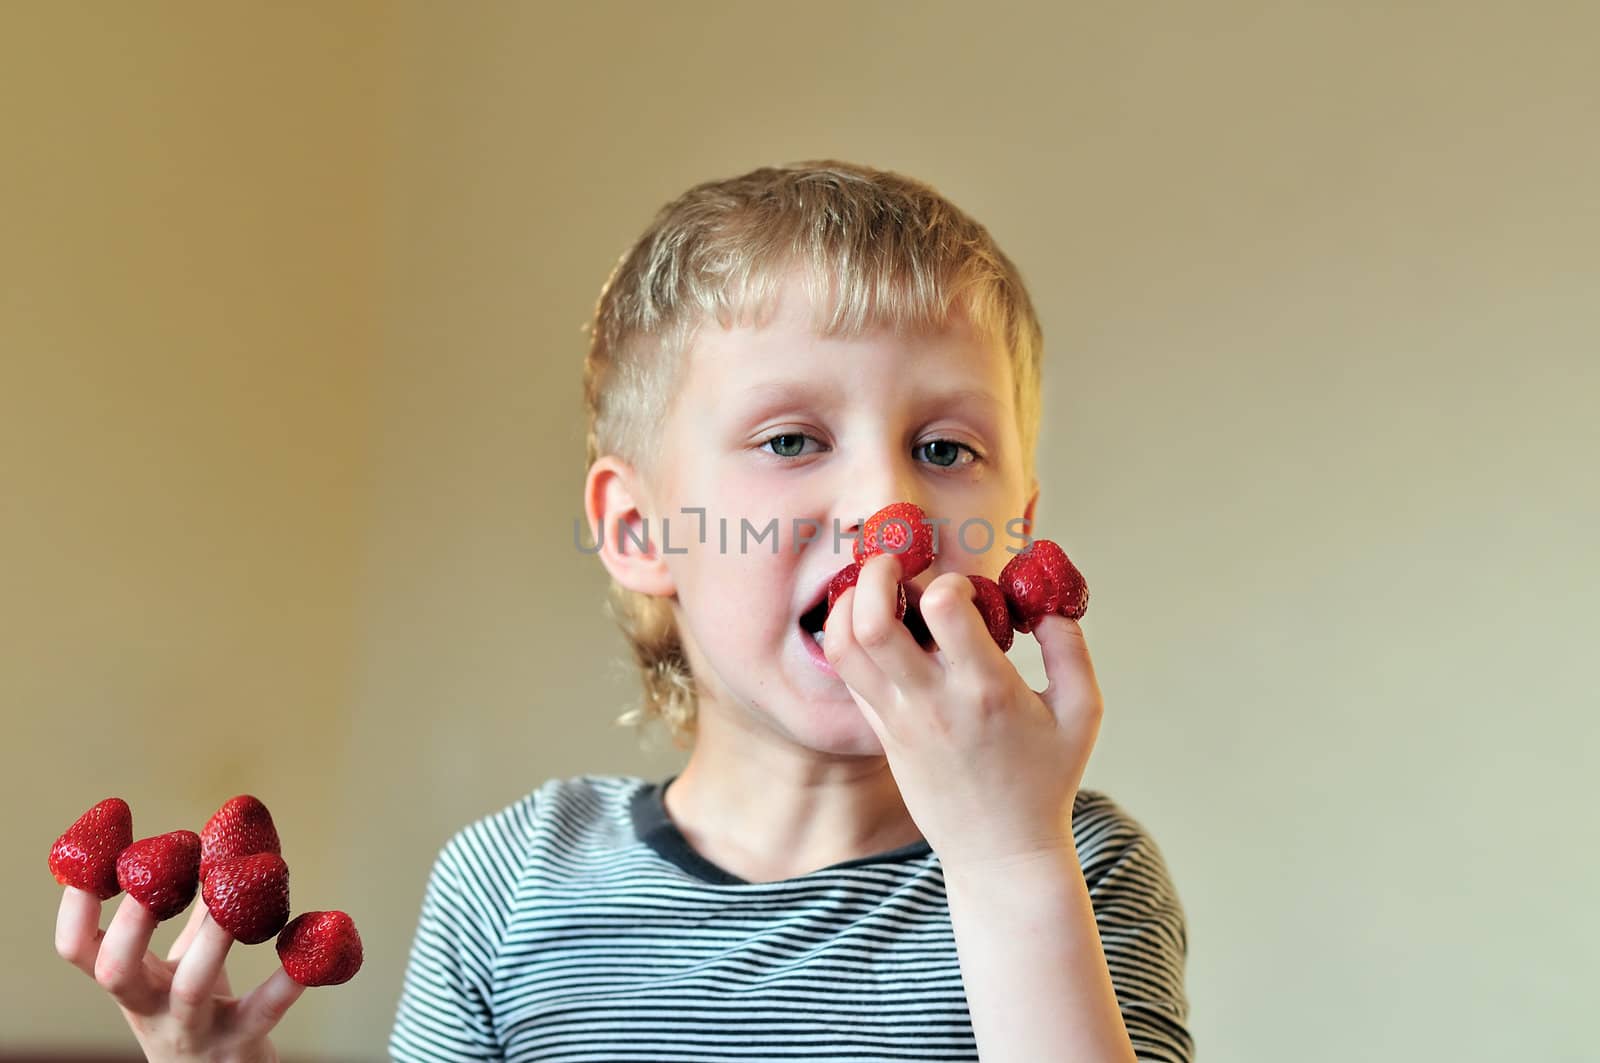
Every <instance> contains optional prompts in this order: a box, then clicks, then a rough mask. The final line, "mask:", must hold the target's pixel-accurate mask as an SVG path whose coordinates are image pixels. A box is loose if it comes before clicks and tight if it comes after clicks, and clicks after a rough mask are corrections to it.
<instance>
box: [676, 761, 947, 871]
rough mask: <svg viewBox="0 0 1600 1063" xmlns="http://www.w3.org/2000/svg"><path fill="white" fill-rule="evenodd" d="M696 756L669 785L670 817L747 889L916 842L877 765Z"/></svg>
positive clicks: (884, 768) (888, 777)
mask: <svg viewBox="0 0 1600 1063" xmlns="http://www.w3.org/2000/svg"><path fill="white" fill-rule="evenodd" d="M702 751H705V752H706V753H709V752H710V750H709V748H708V747H707V746H705V745H703V744H701V743H699V742H697V743H696V747H695V753H694V755H692V756H691V757H690V760H689V763H688V765H686V766H685V767H684V769H683V771H682V772H681V773H680V774H679V775H678V776H677V777H676V778H675V779H673V781H672V783H671V785H670V786H668V787H667V790H666V793H665V794H664V795H663V801H664V804H665V807H666V810H667V815H668V817H669V818H670V819H671V820H672V822H673V823H674V825H676V826H677V828H678V830H679V831H680V832H681V833H682V834H683V836H684V839H685V840H686V841H687V842H688V843H689V845H690V847H691V848H693V849H694V850H695V851H696V852H698V853H699V854H700V855H701V856H703V857H704V858H705V859H707V860H709V861H711V863H713V864H715V865H716V866H718V867H720V868H722V869H723V870H724V871H727V872H730V873H731V874H734V875H737V876H739V877H740V878H742V879H744V880H745V881H747V882H778V881H782V880H784V879H790V878H797V877H799V876H801V875H805V874H808V873H810V872H812V871H816V870H818V869H820V868H824V867H830V866H832V865H834V864H838V863H842V862H844V861H846V860H855V859H859V858H861V857H864V856H873V855H876V854H878V853H884V852H889V851H890V850H892V849H898V848H901V847H902V846H906V845H910V844H911V843H912V842H915V841H919V840H921V838H922V832H921V830H919V829H918V827H917V825H916V823H915V822H913V821H912V819H911V817H910V815H909V813H907V812H906V808H905V802H904V801H902V800H901V798H900V790H899V788H898V787H897V786H896V785H895V782H894V776H893V775H892V774H890V772H889V766H888V762H887V760H884V759H883V758H878V759H876V760H873V759H867V758H857V760H858V763H841V762H832V763H827V764H815V763H812V764H809V765H807V764H795V765H789V766H780V765H775V764H770V763H764V762H760V761H755V760H750V759H745V760H743V761H740V760H737V759H732V758H730V759H724V760H720V761H717V760H714V759H712V758H709V757H708V756H705V755H702ZM784 767H787V769H788V770H787V771H785V770H784Z"/></svg>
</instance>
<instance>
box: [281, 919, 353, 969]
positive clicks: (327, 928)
mask: <svg viewBox="0 0 1600 1063" xmlns="http://www.w3.org/2000/svg"><path fill="white" fill-rule="evenodd" d="M278 959H279V960H281V961H283V969H284V970H285V971H287V972H289V977H290V978H293V979H294V980H295V981H296V982H299V983H300V984H301V985H305V986H313V985H339V984H340V983H342V982H348V981H350V979H351V978H354V977H355V973H356V972H357V971H359V970H361V935H360V934H358V933H356V924H355V922H354V921H353V920H352V919H351V918H350V917H349V916H348V915H346V914H345V913H343V912H337V911H335V912H303V913H301V914H300V915H297V916H295V917H294V920H293V921H292V922H291V923H290V924H289V925H288V926H286V927H284V928H283V933H281V934H279V935H278Z"/></svg>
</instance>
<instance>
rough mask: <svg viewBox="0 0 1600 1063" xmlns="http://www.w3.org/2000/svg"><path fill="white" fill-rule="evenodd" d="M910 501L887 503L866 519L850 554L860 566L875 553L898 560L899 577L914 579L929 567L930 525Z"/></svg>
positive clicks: (931, 555) (931, 553) (930, 547)
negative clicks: (892, 556) (890, 555)
mask: <svg viewBox="0 0 1600 1063" xmlns="http://www.w3.org/2000/svg"><path fill="white" fill-rule="evenodd" d="M927 519H928V515H927V514H926V513H924V512H923V511H922V507H921V506H918V505H916V504H915V503H912V502H891V503H889V504H888V505H887V506H884V507H883V508H882V509H880V510H878V512H876V513H874V514H873V515H872V516H870V517H868V518H867V520H866V523H864V524H863V525H862V526H861V533H860V534H859V535H857V536H856V543H855V547H854V548H853V551H852V552H853V554H854V556H855V559H856V561H857V562H858V563H860V564H865V563H866V562H867V560H868V559H869V558H873V557H876V556H877V555H878V554H894V555H896V556H898V557H899V558H900V578H901V579H903V580H907V579H914V578H915V577H916V576H918V575H920V574H921V573H922V571H923V570H924V569H926V568H927V567H928V566H929V565H931V564H933V526H932V525H931V524H926V523H924V522H925V521H926V520H927Z"/></svg>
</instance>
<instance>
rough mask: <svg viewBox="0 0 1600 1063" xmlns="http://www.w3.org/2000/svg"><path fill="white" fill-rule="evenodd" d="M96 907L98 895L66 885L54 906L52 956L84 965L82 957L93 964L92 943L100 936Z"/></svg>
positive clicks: (98, 900) (95, 942)
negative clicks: (54, 927) (57, 905)
mask: <svg viewBox="0 0 1600 1063" xmlns="http://www.w3.org/2000/svg"><path fill="white" fill-rule="evenodd" d="M100 908H101V901H100V898H99V896H98V895H96V894H93V893H90V892H89V891H88V890H81V889H78V888H77V887H76V886H68V887H66V889H65V891H64V892H63V893H62V894H61V905H60V907H59V908H57V909H56V931H55V948H56V955H58V956H60V957H61V958H62V959H64V960H66V961H67V962H69V963H72V964H73V965H75V966H78V967H83V966H84V962H85V959H86V958H87V962H89V963H90V964H92V963H93V959H94V946H95V945H96V944H97V943H98V941H99V939H100V937H101V936H102V931H101V930H100ZM87 973H92V970H90V971H89V972H87Z"/></svg>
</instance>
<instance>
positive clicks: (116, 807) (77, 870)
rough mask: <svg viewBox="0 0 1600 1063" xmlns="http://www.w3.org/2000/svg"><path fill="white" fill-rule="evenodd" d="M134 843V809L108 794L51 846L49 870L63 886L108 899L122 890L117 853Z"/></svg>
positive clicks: (103, 899) (120, 799)
mask: <svg viewBox="0 0 1600 1063" xmlns="http://www.w3.org/2000/svg"><path fill="white" fill-rule="evenodd" d="M132 844H133V812H132V811H131V810H130V809H129V808H128V802H126V801H124V800H123V799H122V798H120V797H108V798H106V799H105V800H104V801H101V802H100V803H99V804H97V805H95V806H94V807H93V808H91V809H89V811H87V812H85V813H84V814H83V815H81V816H79V817H78V818H77V820H75V821H74V822H73V824H72V826H70V827H68V828H67V829H66V831H65V833H63V834H62V835H61V837H59V838H57V839H56V840H55V844H54V845H52V846H50V873H51V874H53V875H55V877H56V881H57V882H59V883H61V884H62V885H63V886H75V887H77V888H78V889H80V890H87V891H88V892H90V893H92V894H94V895H95V896H96V897H99V898H100V899H101V900H102V901H105V900H110V899H111V898H112V897H115V896H116V895H117V894H119V893H121V892H122V887H121V886H120V885H118V883H117V856H118V854H120V853H121V852H122V850H124V849H126V848H127V847H128V846H130V845H132Z"/></svg>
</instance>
